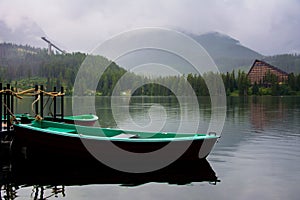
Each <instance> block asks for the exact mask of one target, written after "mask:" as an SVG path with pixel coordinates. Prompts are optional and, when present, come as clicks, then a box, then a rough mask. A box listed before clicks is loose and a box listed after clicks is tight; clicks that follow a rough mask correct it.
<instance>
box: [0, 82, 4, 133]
mask: <svg viewBox="0 0 300 200" xmlns="http://www.w3.org/2000/svg"><path fill="white" fill-rule="evenodd" d="M0 90H2V83H0ZM2 104H3V103H2V93H0V117H1V118H0V131H2V108H3V105H2Z"/></svg>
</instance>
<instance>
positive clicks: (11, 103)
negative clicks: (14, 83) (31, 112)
mask: <svg viewBox="0 0 300 200" xmlns="http://www.w3.org/2000/svg"><path fill="white" fill-rule="evenodd" d="M11 91H14V87H11ZM10 111H11V112H12V113H14V95H13V94H11V97H10Z"/></svg>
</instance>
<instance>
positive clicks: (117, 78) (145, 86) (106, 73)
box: [0, 44, 300, 96]
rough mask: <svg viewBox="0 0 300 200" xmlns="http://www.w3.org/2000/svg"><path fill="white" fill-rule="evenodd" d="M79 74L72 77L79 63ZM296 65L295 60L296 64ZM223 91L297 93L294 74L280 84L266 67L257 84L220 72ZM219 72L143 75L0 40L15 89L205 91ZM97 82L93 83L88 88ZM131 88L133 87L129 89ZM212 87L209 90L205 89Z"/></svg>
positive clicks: (0, 63)
mask: <svg viewBox="0 0 300 200" xmlns="http://www.w3.org/2000/svg"><path fill="white" fill-rule="evenodd" d="M82 65H84V68H83V69H81V70H82V71H81V73H82V74H83V77H80V78H78V77H77V79H76V76H77V72H78V70H79V67H80V66H82ZM298 66H299V65H298ZM220 76H221V78H222V80H223V83H224V86H225V91H226V94H227V95H228V96H245V95H274V96H275V95H276V96H278V95H299V94H300V74H298V75H296V74H294V73H291V74H290V75H289V78H288V80H287V81H286V83H284V84H280V83H278V80H277V77H276V76H275V75H273V74H272V73H270V72H268V73H267V74H266V76H265V78H264V80H263V82H262V83H255V84H254V85H252V86H251V85H250V82H249V80H248V78H247V74H246V72H244V71H242V70H239V71H238V73H237V75H236V72H235V71H234V70H233V71H232V72H227V73H223V74H220ZM217 77H219V74H213V73H208V74H203V75H202V76H201V75H199V74H188V75H183V76H164V77H155V78H153V77H151V78H150V77H144V76H140V75H136V74H134V73H131V72H128V71H126V70H125V69H123V68H120V67H119V66H118V65H117V64H116V63H114V62H111V61H110V60H108V59H106V58H104V57H102V56H99V55H97V56H96V55H90V56H88V57H87V55H86V54H83V53H79V52H77V53H71V54H65V55H51V56H49V55H48V54H47V51H46V50H45V49H38V48H32V47H29V46H21V45H13V44H0V81H1V82H9V83H11V84H12V85H13V86H14V87H17V88H19V89H28V88H30V87H33V86H34V85H36V84H38V85H41V84H43V85H44V87H45V89H46V90H52V88H53V87H54V86H58V87H60V86H64V88H65V90H66V94H72V93H73V85H74V81H75V79H76V81H79V83H80V84H79V88H77V90H76V91H77V92H78V94H80V95H94V94H96V95H103V96H110V95H112V93H113V92H114V91H118V92H119V94H114V95H129V94H132V95H148V96H173V95H176V96H187V95H191V94H192V93H191V89H192V92H194V93H195V95H197V96H208V95H209V94H210V93H209V91H208V87H207V84H209V86H210V87H212V88H214V87H215V86H216V83H217V82H216V80H217V79H216V78H217ZM94 82H97V83H98V85H97V87H96V88H90V86H91V85H92V83H94ZM132 90H133V91H132ZM211 92H214V91H211Z"/></svg>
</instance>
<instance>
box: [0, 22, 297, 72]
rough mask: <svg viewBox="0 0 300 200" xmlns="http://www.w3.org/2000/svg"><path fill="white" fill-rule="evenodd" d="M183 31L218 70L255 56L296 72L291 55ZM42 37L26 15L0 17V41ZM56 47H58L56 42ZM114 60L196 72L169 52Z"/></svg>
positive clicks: (32, 41)
mask: <svg viewBox="0 0 300 200" xmlns="http://www.w3.org/2000/svg"><path fill="white" fill-rule="evenodd" d="M184 34H186V35H188V36H190V37H191V38H192V39H194V40H195V41H197V42H198V43H199V44H200V45H202V46H203V47H204V48H205V50H206V51H207V52H208V53H209V55H210V56H211V57H212V59H213V60H214V62H215V63H216V65H217V66H218V68H219V70H220V71H221V72H227V71H229V72H230V71H232V70H233V69H237V68H242V69H244V70H248V69H249V67H250V66H251V65H252V63H253V61H254V60H255V59H266V60H267V61H268V62H270V63H271V64H274V65H275V66H276V65H277V67H281V68H282V69H283V70H286V71H288V72H292V71H296V72H298V71H299V69H295V70H294V67H290V66H291V65H293V66H296V64H295V63H298V60H297V61H294V60H293V59H294V58H292V57H290V61H289V63H291V62H292V64H289V63H287V62H286V61H285V60H286V59H285V60H283V61H282V58H280V59H281V60H280V61H278V57H277V58H276V57H265V56H263V55H262V54H260V53H258V52H256V51H254V50H252V49H250V48H248V47H246V46H244V45H243V44H241V43H240V42H239V40H238V39H235V38H232V37H231V36H229V35H226V34H224V33H220V32H208V33H205V34H200V35H196V34H192V33H189V32H186V31H185V32H184ZM42 36H47V34H46V33H45V32H44V31H43V30H42V28H41V27H39V26H38V24H36V23H35V22H33V21H31V20H29V19H26V18H25V19H24V20H23V21H22V24H20V25H18V26H16V27H15V28H10V27H9V26H8V25H7V24H6V23H5V22H4V21H2V20H0V42H6V43H14V44H22V45H30V46H33V47H39V48H47V44H46V43H45V42H44V41H43V40H41V37H42ZM145 39H147V38H145ZM54 43H55V44H57V43H56V41H54ZM58 46H60V44H59V42H58ZM63 49H64V47H63ZM75 51H77V50H72V51H70V52H75ZM276 59H277V60H276ZM116 62H117V64H119V65H120V66H121V67H123V68H125V69H127V70H131V69H132V68H133V67H135V66H138V65H144V64H147V63H159V64H161V65H166V66H170V67H171V68H174V69H176V70H177V71H179V72H180V73H183V74H188V73H197V72H196V71H195V70H194V69H193V67H192V66H190V65H189V63H187V62H186V61H184V60H182V59H180V58H179V57H178V56H174V55H172V54H170V53H168V52H162V51H153V50H149V49H147V50H143V51H139V52H133V53H131V54H128V55H126V56H125V57H121V58H119V59H118V60H117V61H116ZM159 67H160V66H156V67H154V68H153V70H152V71H153V72H151V66H147V70H148V71H149V73H150V74H151V73H152V74H160V75H161V73H164V72H158V70H157V69H158V68H159ZM298 68H299V67H298Z"/></svg>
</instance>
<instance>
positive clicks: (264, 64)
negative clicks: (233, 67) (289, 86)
mask: <svg viewBox="0 0 300 200" xmlns="http://www.w3.org/2000/svg"><path fill="white" fill-rule="evenodd" d="M257 62H261V63H263V65H262V66H268V67H270V68H272V69H274V70H276V71H279V72H280V73H283V74H285V75H289V74H288V73H287V72H285V71H283V70H281V69H279V68H277V67H274V66H273V65H270V64H269V63H266V62H265V61H262V60H257V59H256V60H255V61H254V63H253V64H252V67H251V68H250V70H249V72H248V75H249V73H250V72H251V71H252V69H253V67H255V66H256V65H255V64H256V63H257Z"/></svg>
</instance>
